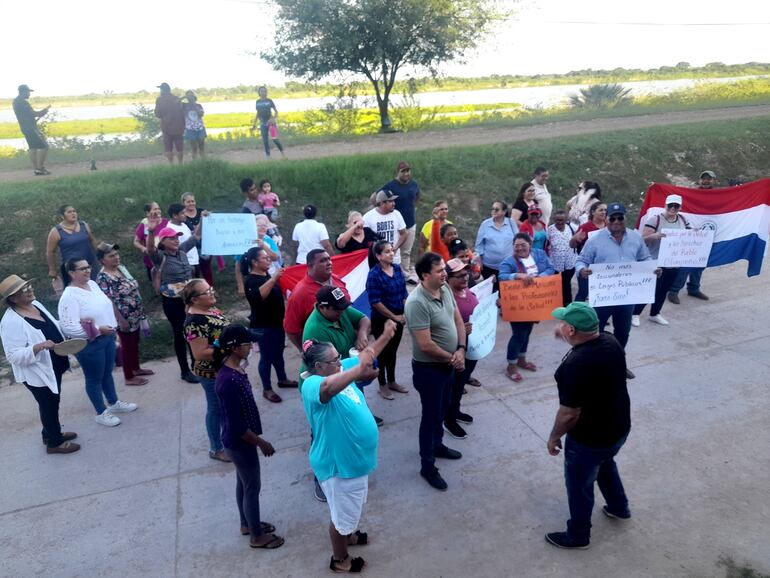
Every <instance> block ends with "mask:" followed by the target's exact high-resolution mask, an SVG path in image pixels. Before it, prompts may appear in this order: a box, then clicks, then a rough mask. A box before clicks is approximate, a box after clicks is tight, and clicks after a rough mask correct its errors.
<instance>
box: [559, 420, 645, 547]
mask: <svg viewBox="0 0 770 578" xmlns="http://www.w3.org/2000/svg"><path fill="white" fill-rule="evenodd" d="M627 437H628V434H626V435H624V436H623V437H622V438H620V441H618V442H617V443H616V444H615V445H613V446H611V447H608V448H593V447H589V446H585V445H583V444H580V443H578V442H576V441H575V440H574V439H572V438H571V437H570V436H569V434H567V440H566V442H565V444H564V481H565V483H566V485H567V501H568V502H569V516H570V519H569V520H568V521H567V535H568V536H569V538H570V539H571V540H574V541H575V542H578V543H585V542H588V541H589V540H590V539H591V513H592V512H593V509H594V482H597V483H598V484H599V491H600V492H601V493H602V495H603V496H604V500H605V501H606V502H607V509H608V510H609V511H610V512H612V513H613V514H617V515H620V516H630V515H631V512H630V511H629V509H628V498H627V497H626V492H625V490H624V489H623V482H622V481H621V480H620V474H619V473H618V466H617V464H615V459H614V458H615V455H616V454H617V453H618V452H619V451H620V448H621V447H623V444H624V443H626V438H627Z"/></svg>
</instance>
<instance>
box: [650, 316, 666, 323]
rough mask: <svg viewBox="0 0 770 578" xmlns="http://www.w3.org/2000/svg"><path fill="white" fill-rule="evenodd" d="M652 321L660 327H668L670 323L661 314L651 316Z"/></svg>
mask: <svg viewBox="0 0 770 578" xmlns="http://www.w3.org/2000/svg"><path fill="white" fill-rule="evenodd" d="M650 321H652V322H653V323H657V324H658V325H668V321H666V319H665V318H664V317H663V316H662V315H661V314H660V313H658V314H657V315H650Z"/></svg>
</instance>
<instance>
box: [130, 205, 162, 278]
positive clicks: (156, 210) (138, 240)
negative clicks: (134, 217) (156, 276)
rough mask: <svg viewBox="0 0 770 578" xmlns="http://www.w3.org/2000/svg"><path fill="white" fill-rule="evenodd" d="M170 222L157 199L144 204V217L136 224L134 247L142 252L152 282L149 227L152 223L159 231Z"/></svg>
mask: <svg viewBox="0 0 770 578" xmlns="http://www.w3.org/2000/svg"><path fill="white" fill-rule="evenodd" d="M167 224H168V219H165V218H163V216H162V213H161V210H160V205H159V204H158V203H156V202H155V201H152V202H149V203H146V204H145V205H144V219H142V220H141V221H139V224H138V225H137V226H136V232H135V233H134V247H136V249H137V250H138V251H139V252H140V253H141V254H142V261H143V262H144V266H145V267H146V268H147V277H148V278H149V280H150V283H152V267H153V265H152V259H150V255H149V254H148V253H147V228H148V227H149V226H150V225H152V226H153V227H155V228H156V229H157V230H158V231H160V230H161V229H163V228H165V227H166V225H167Z"/></svg>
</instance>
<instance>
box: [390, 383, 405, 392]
mask: <svg viewBox="0 0 770 578" xmlns="http://www.w3.org/2000/svg"><path fill="white" fill-rule="evenodd" d="M388 389H390V390H392V391H397V392H398V393H409V390H408V389H407V388H405V387H404V386H403V385H401V384H400V383H396V382H395V381H394V382H393V383H389V384H388Z"/></svg>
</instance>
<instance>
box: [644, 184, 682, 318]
mask: <svg viewBox="0 0 770 578" xmlns="http://www.w3.org/2000/svg"><path fill="white" fill-rule="evenodd" d="M681 208H682V197H681V196H680V195H668V196H667V197H666V209H665V211H663V213H658V214H657V215H653V216H651V217H650V218H648V219H647V222H646V223H645V224H644V228H643V229H642V238H643V239H644V242H645V243H647V248H648V249H649V250H650V255H651V256H652V258H653V259H655V260H656V261H657V259H658V252H659V251H660V240H661V239H662V238H663V237H665V236H666V231H667V230H669V229H680V230H681V229H690V228H691V227H690V223H688V222H687V219H685V218H684V217H683V216H682V215H681V214H679V211H680V209H681ZM677 275H679V267H663V268H662V273H661V274H660V277H659V278H658V280H657V282H656V283H655V301H654V302H653V304H652V307H651V308H650V317H649V319H650V321H652V322H653V323H657V324H658V325H668V320H667V319H666V318H665V317H663V316H662V315H661V314H660V312H661V310H662V309H663V304H664V303H665V301H666V295H667V294H668V292H669V289H670V288H671V285H672V284H673V283H674V281H675V280H676V278H677ZM646 306H647V305H646V304H644V303H640V304H639V305H637V306H636V307H634V314H633V316H632V317H631V325H632V326H633V327H639V315H641V313H642V311H644V308H645V307H646Z"/></svg>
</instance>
